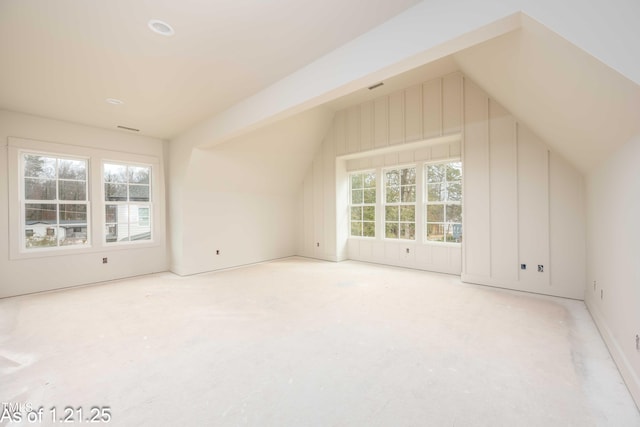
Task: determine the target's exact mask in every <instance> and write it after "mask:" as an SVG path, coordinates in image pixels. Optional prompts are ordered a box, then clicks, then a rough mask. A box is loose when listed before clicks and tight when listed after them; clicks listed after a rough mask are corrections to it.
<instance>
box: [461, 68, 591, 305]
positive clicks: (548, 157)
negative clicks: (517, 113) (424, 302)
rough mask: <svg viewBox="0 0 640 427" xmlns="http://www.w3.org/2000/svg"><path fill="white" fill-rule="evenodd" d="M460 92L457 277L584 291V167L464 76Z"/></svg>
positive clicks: (568, 293)
mask: <svg viewBox="0 0 640 427" xmlns="http://www.w3.org/2000/svg"><path fill="white" fill-rule="evenodd" d="M464 92H465V96H464V99H465V103H464V111H465V113H464V117H465V124H464V127H465V129H464V153H465V157H464V160H465V162H464V173H465V189H464V195H465V203H464V230H465V236H466V238H465V243H464V251H465V252H464V260H465V261H464V267H463V274H462V279H463V280H464V281H467V282H472V283H479V284H486V285H492V286H499V287H506V288H509V289H516V290H523V291H529V292H536V293H542V294H547V295H556V296H562V297H568V298H576V299H582V298H583V294H584V286H585V269H586V264H585V249H584V248H585V226H586V225H585V215H584V201H583V198H584V197H583V194H584V189H583V179H582V175H581V174H580V173H579V172H578V171H577V169H576V168H575V167H573V166H572V165H571V164H569V163H568V162H567V161H566V160H564V159H563V158H562V157H561V156H560V155H559V154H558V153H557V152H555V151H554V150H552V149H551V148H549V146H548V145H547V144H546V143H545V142H544V141H542V140H541V139H540V138H539V137H538V136H536V135H535V134H534V133H533V132H532V131H531V130H530V129H528V128H527V127H526V126H525V125H523V124H521V123H519V122H518V120H516V118H515V117H513V116H512V115H511V114H510V113H509V112H508V111H507V110H505V109H504V108H503V107H502V106H501V105H500V104H498V103H497V102H495V101H494V100H493V99H491V98H490V97H489V95H487V93H486V92H484V91H483V90H482V89H481V88H479V87H478V86H477V85H476V84H474V83H473V82H471V81H470V80H469V79H468V78H466V79H465V87H464ZM521 264H525V265H526V269H524V270H523V269H521ZM538 265H542V266H543V271H542V272H539V271H538Z"/></svg>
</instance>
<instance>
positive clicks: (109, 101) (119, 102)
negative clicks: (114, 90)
mask: <svg viewBox="0 0 640 427" xmlns="http://www.w3.org/2000/svg"><path fill="white" fill-rule="evenodd" d="M105 101H106V102H107V104H112V105H122V104H124V101H122V100H120V99H116V98H107V99H105Z"/></svg>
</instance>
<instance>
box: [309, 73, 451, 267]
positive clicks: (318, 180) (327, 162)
mask: <svg viewBox="0 0 640 427" xmlns="http://www.w3.org/2000/svg"><path fill="white" fill-rule="evenodd" d="M462 88H463V79H462V74H460V73H453V74H449V75H446V76H443V77H440V78H437V79H434V80H431V81H428V82H426V83H424V84H420V85H415V86H412V87H409V88H407V89H404V90H401V91H397V92H394V93H392V94H390V95H385V96H381V97H379V98H376V99H374V100H371V101H368V102H364V103H362V104H359V105H355V106H351V107H348V108H346V109H344V110H341V111H338V112H336V115H335V117H334V120H333V123H332V126H331V128H330V130H329V131H328V133H327V136H326V138H325V139H324V140H323V143H322V146H321V148H320V149H319V150H318V152H317V153H316V155H315V157H314V161H313V164H312V166H311V168H310V169H309V170H308V171H307V173H306V175H305V178H304V183H303V188H302V192H301V195H300V198H299V208H298V209H299V215H300V217H301V218H302V220H301V221H300V224H299V227H300V228H299V234H298V236H299V240H298V248H299V254H300V255H302V256H307V257H312V258H318V259H324V260H330V261H341V260H345V259H358V260H363V261H370V262H378V263H384V264H390V265H399V266H406V267H412V268H421V269H425V270H430V271H441V272H448V273H454V274H460V271H461V264H462V260H461V253H462V252H461V246H460V245H455V244H453V245H444V244H440V245H438V244H431V245H423V244H422V243H417V242H421V236H417V238H418V240H416V241H405V240H399V241H395V240H383V239H378V240H376V241H366V240H365V239H349V218H348V197H349V195H348V190H349V188H348V185H349V184H348V172H349V171H351V170H355V169H354V167H356V165H358V166H359V167H360V169H366V168H368V166H367V165H368V164H371V165H377V164H378V163H380V162H382V163H380V165H381V166H385V167H388V166H393V165H400V164H416V165H418V164H420V163H424V162H426V161H429V160H430V159H433V160H435V159H442V160H445V159H446V158H449V157H450V156H451V157H455V158H459V157H460V155H461V153H460V150H461V133H462V123H463V120H462V101H463V100H462ZM348 169H349V170H348ZM379 214H381V213H379ZM416 234H417V233H416ZM407 247H409V248H410V251H409V254H407V253H406V248H407ZM433 248H435V249H433Z"/></svg>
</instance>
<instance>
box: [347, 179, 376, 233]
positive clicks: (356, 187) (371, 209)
mask: <svg viewBox="0 0 640 427" xmlns="http://www.w3.org/2000/svg"><path fill="white" fill-rule="evenodd" d="M350 190H351V208H350V209H351V235H352V236H362V237H375V236H376V173H375V172H373V171H371V172H360V173H354V174H351V179H350Z"/></svg>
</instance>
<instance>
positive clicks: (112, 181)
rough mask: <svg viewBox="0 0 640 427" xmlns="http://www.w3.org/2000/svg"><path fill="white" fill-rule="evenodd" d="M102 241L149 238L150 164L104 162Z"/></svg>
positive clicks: (129, 240)
mask: <svg viewBox="0 0 640 427" xmlns="http://www.w3.org/2000/svg"><path fill="white" fill-rule="evenodd" d="M103 167H104V169H103V180H104V200H105V241H106V242H107V243H116V242H132V241H139V240H151V229H152V224H151V214H150V212H151V210H152V206H151V166H141V165H128V164H116V163H104V166H103Z"/></svg>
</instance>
